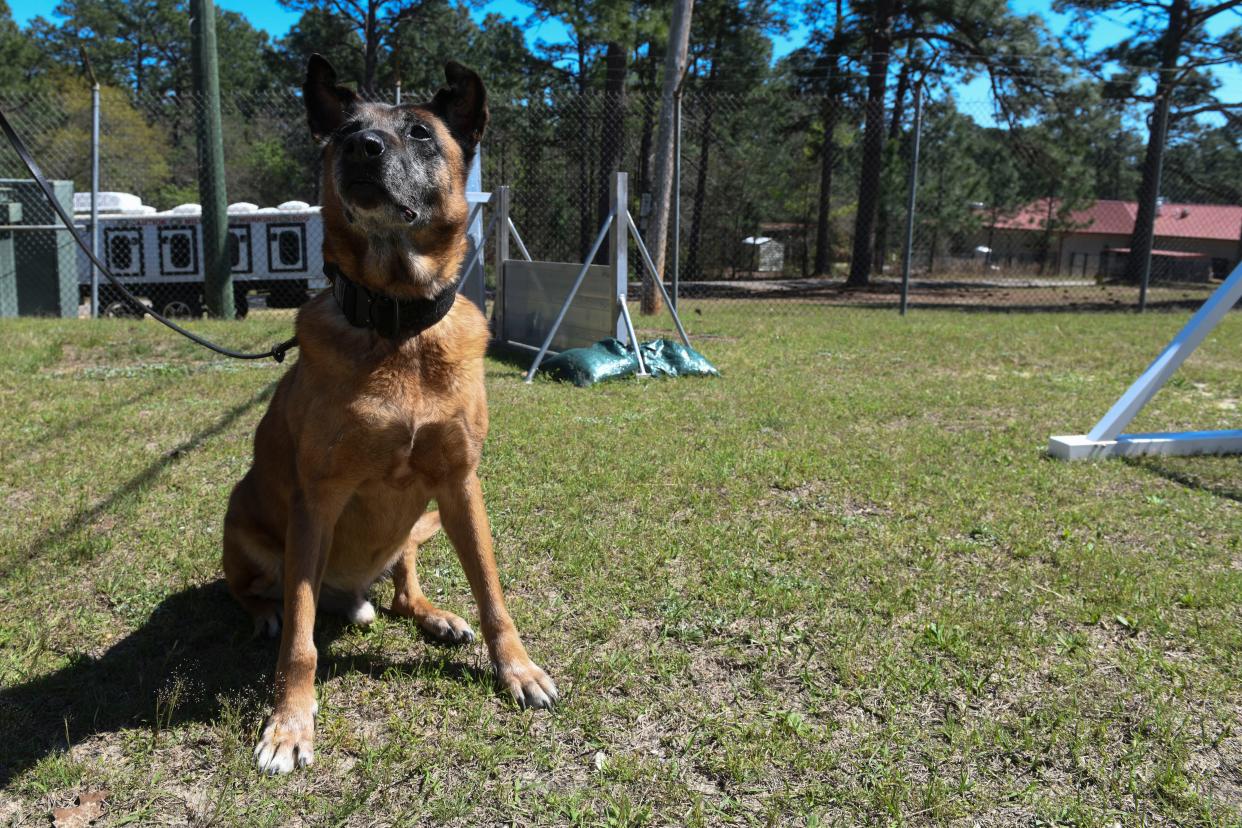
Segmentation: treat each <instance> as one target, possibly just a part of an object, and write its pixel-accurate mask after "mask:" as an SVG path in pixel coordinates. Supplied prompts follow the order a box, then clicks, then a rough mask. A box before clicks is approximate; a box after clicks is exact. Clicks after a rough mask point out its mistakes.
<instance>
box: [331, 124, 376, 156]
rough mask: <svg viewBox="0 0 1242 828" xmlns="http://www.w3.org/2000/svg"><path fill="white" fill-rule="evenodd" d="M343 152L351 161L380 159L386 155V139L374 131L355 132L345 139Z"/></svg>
mask: <svg viewBox="0 0 1242 828" xmlns="http://www.w3.org/2000/svg"><path fill="white" fill-rule="evenodd" d="M341 150H342V152H344V154H345V157H346V158H348V159H349V160H351V161H360V160H362V159H364V158H378V157H379V156H381V155H383V154H384V138H383V136H381V135H380V134H379V133H378V132H376V131H375V130H373V129H367V130H363V131H361V132H355V133H354V134H353V135H351V136H349V137H348V138H346V139H345V145H344V146H343V147H342V148H341Z"/></svg>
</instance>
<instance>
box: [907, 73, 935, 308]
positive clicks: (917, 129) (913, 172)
mask: <svg viewBox="0 0 1242 828" xmlns="http://www.w3.org/2000/svg"><path fill="white" fill-rule="evenodd" d="M922 137H923V84H922V83H921V82H920V83H918V84H915V87H914V152H913V155H912V157H911V158H910V193H909V195H908V196H907V197H906V249H905V252H904V253H903V254H902V256H901V315H902V316H905V315H906V308H907V307H908V306H909V304H910V259H911V257H912V256H913V254H914V207H915V203H916V197H917V196H918V189H919V144H920V143H921V141H922ZM932 252H933V253H934V252H935V251H932Z"/></svg>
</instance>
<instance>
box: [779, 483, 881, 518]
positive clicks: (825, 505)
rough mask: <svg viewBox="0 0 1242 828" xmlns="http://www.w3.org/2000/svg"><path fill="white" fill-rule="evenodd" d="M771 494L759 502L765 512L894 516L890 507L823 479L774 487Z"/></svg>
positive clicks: (843, 515)
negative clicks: (773, 509)
mask: <svg viewBox="0 0 1242 828" xmlns="http://www.w3.org/2000/svg"><path fill="white" fill-rule="evenodd" d="M769 492H770V493H769V496H768V497H767V498H765V499H764V500H763V501H762V502H761V503H760V506H761V507H763V508H764V509H770V508H780V509H786V510H788V511H800V510H804V509H809V510H811V511H815V512H824V513H827V514H830V515H836V516H837V517H842V518H881V517H885V518H886V517H892V516H893V511H892V510H891V509H889V508H888V507H887V506H885V505H883V504H879V503H874V502H872V501H869V500H867V499H865V498H860V497H858V496H857V495H855V494H853V493H852V492H847V491H842V490H841V489H838V488H836V487H834V486H832V485H831V484H829V483H827V482H825V481H823V480H811V481H808V482H806V483H801V484H799V485H797V486H793V487H792V488H789V487H784V486H772V487H771V488H770V490H769Z"/></svg>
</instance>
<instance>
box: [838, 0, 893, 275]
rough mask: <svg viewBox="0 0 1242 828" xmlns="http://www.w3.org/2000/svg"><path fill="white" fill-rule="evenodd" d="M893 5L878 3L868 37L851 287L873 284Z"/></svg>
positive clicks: (884, 1)
mask: <svg viewBox="0 0 1242 828" xmlns="http://www.w3.org/2000/svg"><path fill="white" fill-rule="evenodd" d="M893 4H894V0H878V2H877V3H876V6H875V17H874V19H873V21H872V26H871V34H870V37H869V38H868V41H869V42H868V51H869V53H870V58H869V60H868V66H867V110H866V126H865V127H864V132H863V149H862V169H861V171H860V172H859V176H858V212H857V215H855V216H854V247H853V253H852V255H851V256H850V276H849V279H848V280H847V281H846V284H847V285H849V286H850V287H866V286H867V285H869V284H870V283H871V240H872V233H873V231H874V230H875V213H876V205H877V204H878V203H879V197H880V177H881V175H882V173H883V172H884V93H885V89H886V88H887V85H888V64H889V58H890V54H889V52H890V51H891V49H892V44H893Z"/></svg>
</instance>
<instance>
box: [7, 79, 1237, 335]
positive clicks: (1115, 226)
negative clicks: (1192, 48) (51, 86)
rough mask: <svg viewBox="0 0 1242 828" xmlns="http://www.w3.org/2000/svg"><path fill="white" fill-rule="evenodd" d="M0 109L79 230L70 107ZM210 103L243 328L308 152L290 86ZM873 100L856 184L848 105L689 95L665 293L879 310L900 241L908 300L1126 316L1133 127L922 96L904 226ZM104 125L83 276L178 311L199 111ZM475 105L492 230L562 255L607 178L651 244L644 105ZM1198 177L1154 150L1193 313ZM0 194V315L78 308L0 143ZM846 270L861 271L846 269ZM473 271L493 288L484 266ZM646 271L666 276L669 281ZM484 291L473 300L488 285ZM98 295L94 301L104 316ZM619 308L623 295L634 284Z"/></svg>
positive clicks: (1218, 206) (80, 297) (1187, 164)
mask: <svg viewBox="0 0 1242 828" xmlns="http://www.w3.org/2000/svg"><path fill="white" fill-rule="evenodd" d="M406 100H407V101H409V100H421V98H417V97H411V96H409V95H407V96H406ZM0 103H2V104H3V106H4V108H5V111H6V112H7V113H9V117H10V119H11V120H12V121H13V123H14V126H15V127H16V128H17V130H18V131H19V133H20V134H21V135H22V136H23V137H24V138H25V139H26V141H27V143H28V144H29V146H30V147H31V150H32V151H33V152H34V154H35V156H36V157H37V158H38V160H39V161H40V163H41V164H42V165H43V168H44V172H45V173H46V174H47V175H48V176H49V178H53V179H56V180H58V181H63V182H65V183H64V184H61V185H58V187H59V191H58V192H59V193H60V195H62V197H63V198H65V199H67V200H68V201H70V202H72V203H73V207H74V208H75V212H76V214H77V216H78V224H79V226H80V227H82V228H83V229H84V230H85V231H87V232H89V230H90V228H89V214H88V211H87V199H85V198H84V197H83V196H82V195H79V196H77V198H76V200H75V198H74V195H73V194H74V193H79V194H81V193H86V192H88V191H89V189H90V178H91V168H90V159H91V152H90V146H91V143H90V142H91V137H90V136H91V92H90V90H89V89H88V88H85V87H83V88H66V89H63V90H61V91H59V92H57V93H53V94H46V93H45V94H39V95H26V96H20V95H19V96H9V97H4V98H3V99H2V100H0ZM222 103H223V113H222V115H223V120H224V134H225V148H224V149H225V158H226V166H227V188H228V196H229V200H230V202H232V203H233V205H234V206H233V208H231V210H230V227H231V229H230V255H231V257H232V265H233V271H234V280H235V287H236V306H237V309H238V311H239V313H243V314H244V313H247V312H249V311H252V310H254V311H262V312H264V313H266V312H269V311H274V312H288V309H290V308H293V307H296V306H297V305H298V304H299V303H300V302H301V301H303V300H304V299H305V298H306V296H307V295H308V294H309V293H311V292H313V291H314V290H315V289H316V288H318V287H320V286H322V285H323V280H322V274H321V271H320V268H321V266H322V262H321V258H320V255H319V249H320V246H321V244H322V226H321V224H320V223H319V220H318V213H317V210H316V209H315V208H314V205H315V204H317V202H318V186H319V182H318V177H319V170H318V161H317V159H318V154H319V150H318V147H316V146H315V144H314V142H313V141H312V140H311V138H310V136H309V134H308V132H307V129H306V126H305V116H304V112H303V108H302V103H301V99H300V97H299V96H298V95H297V94H296V93H295V92H292V91H290V92H289V93H287V94H274V95H269V96H262V97H238V96H232V95H229V94H227V93H226V94H225V95H224V96H223V101H222ZM895 103H899V105H890V107H889V108H888V111H887V113H886V121H885V123H884V134H885V140H884V156H883V165H882V169H881V170H880V172H879V174H878V176H877V175H874V174H868V172H867V171H866V170H864V163H863V153H862V145H863V140H862V139H863V128H864V127H863V119H862V114H861V108H860V106H856V105H853V104H851V103H849V102H846V103H837V102H835V101H832V100H827V99H824V98H818V97H813V96H802V95H791V94H767V93H752V94H746V95H736V94H728V93H724V92H713V91H710V90H698V89H688V90H687V91H686V92H685V93H684V95H683V99H682V102H681V111H680V116H681V118H680V120H681V125H680V135H681V140H680V157H681V162H682V163H681V176H680V186H679V188H678V191H677V194H678V198H677V202H678V204H679V207H678V209H677V210H676V214H677V215H678V216H679V219H680V224H679V233H678V237H679V239H680V246H679V249H678V251H677V252H678V255H677V257H676V260H677V264H678V267H677V270H676V274H675V278H676V281H677V293H678V296H679V297H680V299H681V301H687V302H695V303H699V305H700V310H702V308H703V307H708V306H710V303H722V302H731V303H736V302H744V303H747V304H748V305H749V306H753V307H754V308H755V309H756V310H757V311H776V312H788V311H797V310H799V309H804V308H806V307H809V306H813V305H819V304H835V305H847V306H859V307H863V306H865V307H872V306H892V307H896V306H897V304H898V302H899V299H900V293H901V282H902V277H903V258H904V256H903V254H905V253H906V250H907V246H908V247H909V260H910V266H909V274H908V275H909V298H910V303H911V304H912V305H914V306H935V307H954V308H972V309H974V308H978V309H1003V310H1012V309H1046V310H1058V309H1083V308H1090V309H1110V308H1117V309H1133V308H1134V307H1136V306H1137V303H1138V301H1139V292H1140V287H1139V285H1138V284H1137V283H1135V282H1134V281H1133V280H1127V277H1126V272H1127V268H1126V262H1127V257H1128V256H1129V248H1130V246H1131V243H1130V235H1131V232H1132V230H1133V226H1134V217H1135V214H1136V212H1137V209H1136V205H1135V203H1134V198H1135V195H1134V194H1135V193H1136V192H1137V189H1138V183H1139V178H1140V169H1139V165H1140V163H1141V160H1142V149H1143V146H1142V143H1143V141H1144V140H1145V137H1146V134H1145V127H1144V121H1143V116H1144V113H1143V112H1142V111H1140V110H1137V109H1134V110H1124V109H1109V110H1108V111H1102V112H1097V113H1088V115H1089V116H1090V117H1089V118H1088V117H1087V115H1081V114H1080V116H1079V117H1080V120H1081V121H1082V122H1075V121H1074V120H1073V119H1065V118H1058V119H1055V120H1049V121H1045V122H1036V123H1018V124H1010V123H1006V122H1005V121H1004V120H1003V119H1002V118H1001V117H1000V116H998V114H997V112H996V111H995V110H994V108H993V107H992V105H990V104H968V103H964V102H955V101H953V100H952V99H951V98H940V99H937V100H929V101H928V102H927V103H926V105H925V106H924V107H923V108H922V112H921V153H920V163H919V165H918V170H917V177H916V179H915V180H916V181H917V200H916V202H915V203H916V206H915V210H914V212H913V216H912V220H911V221H910V222H909V224H907V220H908V217H910V214H909V212H908V211H907V208H906V204H907V198H908V195H909V187H910V183H911V172H912V168H913V165H912V161H913V155H914V154H913V144H914V141H913V139H914V133H915V127H916V117H915V115H916V113H915V112H914V107H913V105H912V102H911V101H910V100H908V99H906V98H902V99H900V100H899V101H898V102H895ZM100 109H101V128H100V132H101V146H100V150H101V152H100V155H101V165H100V166H101V186H100V189H101V190H102V191H105V192H120V193H128V194H131V196H133V198H131V199H129V200H127V201H126V200H122V201H121V202H117V201H107V200H105V202H104V207H105V209H106V210H108V211H109V212H105V213H104V214H103V215H102V216H101V221H100V228H99V243H100V245H101V250H102V251H103V254H104V255H103V258H105V260H106V261H107V262H108V263H109V265H110V266H111V267H112V268H113V269H114V270H115V271H116V272H117V273H118V275H122V276H123V277H124V278H125V281H126V284H127V285H130V286H131V287H133V288H134V289H135V292H136V293H138V294H139V295H141V296H143V297H144V299H145V300H146V301H150V302H151V303H152V304H153V305H154V306H156V307H157V308H158V309H160V310H163V311H167V312H170V313H174V314H177V315H182V316H197V315H200V314H201V313H202V312H203V303H202V290H201V279H202V276H201V270H202V267H201V264H202V263H201V261H200V254H199V250H200V248H199V246H198V245H199V241H198V237H197V232H198V230H197V218H198V215H197V213H196V211H195V210H196V208H195V207H194V206H193V205H194V204H195V203H196V202H197V201H198V196H197V165H196V154H195V153H196V150H195V133H196V130H195V127H196V119H197V118H198V117H200V112H201V107H200V106H199V105H198V101H196V100H195V99H194V98H193V97H186V96H143V95H135V94H132V93H129V92H126V91H124V90H118V89H108V88H105V89H103V90H102V94H101V107H100ZM491 113H492V120H491V126H490V128H489V131H488V134H487V136H486V138H485V142H484V149H483V182H484V189H495V187H497V186H499V185H501V184H507V185H509V186H510V187H511V188H512V215H513V218H514V221H515V223H516V225H517V227H518V228H519V230H520V232H521V234H522V237H523V239H524V240H525V242H526V244H527V246H528V248H529V249H530V252H531V253H532V255H533V256H534V257H535V258H536V259H542V260H550V261H566V262H580V261H582V257H583V256H584V255H585V254H586V253H587V252H588V251H589V248H590V245H591V242H592V241H593V239H594V237H595V235H596V233H597V232H598V229H599V227H600V224H601V222H602V221H603V219H604V218H605V217H606V215H607V212H608V186H609V180H610V174H611V172H612V171H613V170H623V171H626V172H628V173H629V175H630V185H629V192H630V197H631V207H630V210H631V213H632V214H633V215H634V216H635V218H636V220H637V222H638V225H639V227H640V229H641V230H643V234H644V236H648V237H649V236H650V233H649V230H650V227H649V224H650V221H651V216H652V215H653V213H654V210H653V203H652V191H653V189H654V180H653V179H654V175H655V166H656V165H655V161H654V148H655V144H656V140H657V139H656V135H657V132H658V121H659V115H660V100H659V97H658V96H657V95H651V94H637V93H627V94H624V95H614V94H604V93H587V94H575V93H572V92H563V93H556V94H547V95H545V96H542V97H538V98H531V99H527V100H521V101H508V100H493V101H492V103H491ZM1205 129H1208V130H1210V129H1212V126H1211V125H1210V124H1209V125H1208V126H1207V127H1205ZM1109 130H1113V132H1112V133H1110V132H1109ZM1192 140H1193V139H1192ZM1224 151H1228V142H1226V146H1225V150H1224ZM1233 151H1235V152H1237V151H1238V149H1237V144H1236V141H1235V142H1234V144H1233ZM1196 172H1197V171H1196V169H1194V162H1193V160H1187V158H1183V157H1181V156H1179V147H1178V146H1172V147H1171V148H1170V150H1169V160H1168V163H1167V164H1166V172H1165V178H1164V189H1163V196H1164V197H1163V198H1162V200H1161V204H1160V209H1159V215H1158V216H1157V219H1156V236H1155V239H1154V244H1153V247H1154V250H1155V253H1154V254H1153V256H1152V259H1151V284H1150V288H1149V290H1148V293H1147V297H1146V300H1147V305H1148V307H1162V306H1187V305H1193V304H1196V303H1198V302H1200V301H1202V300H1203V298H1205V297H1206V296H1207V295H1208V293H1209V292H1210V291H1211V290H1212V288H1213V287H1214V284H1215V283H1216V282H1217V281H1218V280H1219V279H1220V278H1222V277H1223V275H1225V274H1226V273H1228V271H1229V270H1230V269H1232V267H1233V266H1234V265H1235V264H1236V263H1237V261H1238V259H1239V257H1240V256H1242V206H1239V205H1240V204H1242V194H1239V193H1238V192H1235V191H1233V190H1230V189H1229V187H1228V186H1224V187H1222V186H1221V185H1220V184H1219V182H1208V183H1206V184H1205V182H1204V181H1203V180H1202V179H1203V176H1202V175H1201V174H1200V175H1196ZM0 179H3V180H2V181H0V209H3V210H6V211H7V213H6V214H5V216H3V218H4V221H3V222H0V227H2V228H3V229H0V313H13V312H16V311H21V312H22V313H56V314H61V315H70V314H71V313H77V314H86V313H88V306H87V304H86V303H87V301H88V298H89V282H90V269H89V267H88V266H87V264H86V262H85V257H84V256H82V255H81V254H80V253H78V252H77V251H76V250H75V249H74V247H73V246H72V243H71V242H70V240H69V238H68V235H67V234H66V233H65V232H64V231H63V230H57V229H55V222H54V220H53V218H52V214H51V211H50V209H49V208H48V207H47V206H46V205H45V204H42V202H41V197H40V196H39V195H38V194H37V193H36V192H35V191H34V188H33V186H32V185H31V184H30V183H29V182H28V181H27V179H28V175H27V174H26V173H25V170H24V168H22V166H21V164H20V162H19V161H18V159H17V157H16V155H15V154H14V152H13V151H12V149H11V148H10V147H8V146H4V147H0ZM863 181H871V182H872V184H871V187H872V189H873V191H874V194H875V195H876V199H875V201H876V208H875V213H874V216H873V220H872V222H871V224H872V228H873V229H872V232H871V235H870V237H869V240H868V243H867V244H863V245H860V244H857V243H856V239H855V234H856V228H857V226H858V221H857V219H858V216H857V205H858V204H859V196H860V193H861V192H863V186H862V184H861V182H863ZM139 205H141V206H139ZM116 207H123V208H125V210H126V213H125V215H126V216H127V217H128V218H129V219H134V220H132V221H128V222H122V221H120V220H119V218H118V215H117V214H116V213H113V212H110V211H111V210H112V209H113V208H116ZM144 213H145V215H144ZM138 225H141V227H139V226H138ZM907 228H909V230H910V236H909V244H908V245H907ZM670 238H672V234H671V233H670ZM860 251H862V252H860ZM858 255H862V256H865V258H866V265H867V266H866V267H862V268H854V267H851V265H852V260H853V259H854V258H855V257H856V256H858ZM668 260H669V262H670V265H671V262H672V261H673V256H672V254H671V252H670V254H669V258H668ZM484 261H486V262H488V263H489V270H490V263H491V261H492V257H491V255H490V253H489V255H487V256H485V257H484ZM631 264H632V266H633V267H634V268H635V269H634V272H633V275H632V278H633V279H634V280H635V281H637V280H639V279H640V278H642V271H641V268H642V264H641V261H640V260H639V258H638V257H637V256H633V257H631ZM668 270H669V272H666V274H665V276H666V283H669V282H672V281H673V279H674V274H673V273H672V272H671V266H670V268H669V269H668ZM860 270H861V271H862V272H861V274H860V272H859V271H860ZM488 283H489V286H494V274H491V273H489V274H488ZM103 285H104V286H103V287H102V288H101V294H100V307H101V309H103V310H104V311H106V312H113V313H121V312H125V309H124V304H123V303H121V302H120V301H119V297H118V296H116V295H115V294H114V292H113V291H112V290H111V289H110V288H108V287H107V286H106V283H103ZM631 293H632V295H633V296H637V295H638V293H639V289H638V287H637V285H635V286H634V287H633V289H632V292H631Z"/></svg>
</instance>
